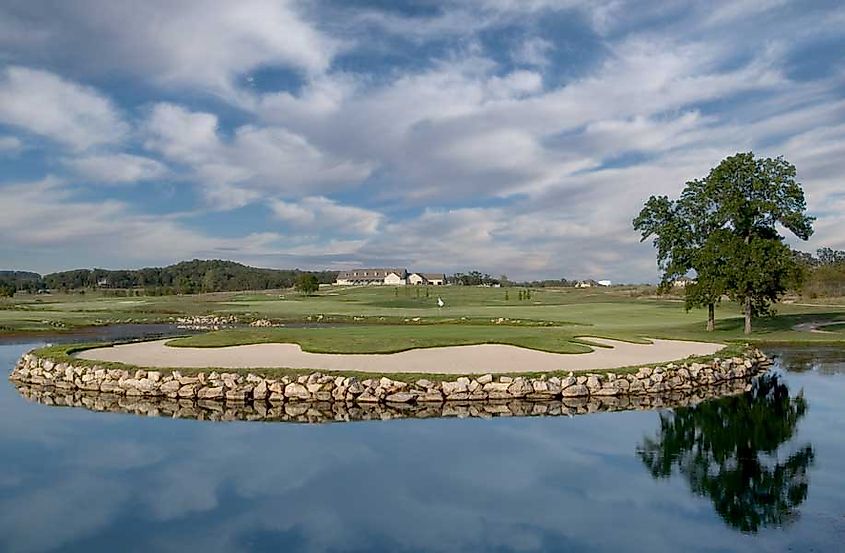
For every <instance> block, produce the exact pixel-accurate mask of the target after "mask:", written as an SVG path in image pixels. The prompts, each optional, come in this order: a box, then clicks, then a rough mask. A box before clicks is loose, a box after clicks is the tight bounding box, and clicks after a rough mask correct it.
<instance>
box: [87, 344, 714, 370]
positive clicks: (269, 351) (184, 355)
mask: <svg viewBox="0 0 845 553" xmlns="http://www.w3.org/2000/svg"><path fill="white" fill-rule="evenodd" d="M589 340H590V341H591V342H594V343H597V344H602V345H605V346H610V348H609V349H606V348H596V349H595V350H594V351H592V352H590V353H578V354H563V353H548V352H544V351H537V350H533V349H526V348H520V347H516V346H507V345H500V344H482V345H476V346H449V347H441V348H425V349H413V350H409V351H403V352H400V353H387V354H335V353H309V352H307V351H302V348H300V347H299V345H298V344H254V345H248V346H230V347H221V348H182V347H168V346H166V345H165V343H166V342H167V341H168V340H158V341H154V342H138V343H133V344H123V345H118V346H112V347H105V348H96V349H89V350H85V351H82V352H80V353H78V354H77V357H79V358H82V359H89V360H93V361H112V362H119V363H128V364H131V365H136V366H140V367H174V368H178V367H195V368H196V367H200V368H201V367H216V368H227V369H246V368H267V367H286V368H302V369H318V370H327V371H333V370H344V371H361V372H374V373H409V372H414V373H449V374H469V373H487V372H492V373H501V372H514V373H516V372H534V371H557V370H567V371H568V370H572V371H576V370H590V369H609V368H613V367H624V366H628V365H642V364H647V363H664V362H667V361H674V360H676V359H682V358H684V357H688V356H690V355H710V354H713V353H716V352H717V351H719V350H720V349H722V348H723V347H724V346H723V345H721V344H709V343H703V342H684V341H675V340H653V343H652V344H631V343H627V342H619V341H616V340H606V339H599V338H589Z"/></svg>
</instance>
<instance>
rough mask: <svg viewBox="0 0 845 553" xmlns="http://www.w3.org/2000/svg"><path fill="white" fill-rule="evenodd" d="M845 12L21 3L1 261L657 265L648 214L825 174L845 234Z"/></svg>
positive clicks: (1, 151)
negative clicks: (773, 173)
mask: <svg viewBox="0 0 845 553" xmlns="http://www.w3.org/2000/svg"><path fill="white" fill-rule="evenodd" d="M843 59H845V5H843V4H842V3H841V2H806V1H804V2H789V1H783V0H757V1H743V0H738V1H737V0H735V1H731V2H721V3H720V2H665V1H654V2H649V1H639V2H627V1H625V0H596V1H591V2H577V1H568V0H560V1H545V0H524V1H519V0H460V1H459V0H455V1H442V2H433V1H431V2H428V1H425V2H413V3H402V2H384V1H374V2H364V1H357V2H348V1H315V2H296V1H265V0H244V1H239V2H226V1H220V2H200V1H180V0H175V1H173V0H148V1H146V2H143V3H139V2H133V1H130V0H78V1H75V2H62V1H46V0H44V1H39V0H23V1H17V0H2V1H0V167H2V172H0V197H2V202H0V237H2V238H0V268H17V269H30V270H36V271H40V272H48V271H53V270H60V269H68V268H75V267H86V266H87V267H90V266H97V267H106V268H122V267H140V266H146V265H162V264H169V263H172V262H176V261H179V260H183V259H190V258H195V257H199V258H226V259H233V260H236V261H241V262H245V263H250V264H255V265H260V266H268V267H300V268H329V269H341V268H346V267H352V266H360V265H379V266H395V265H396V266H406V267H409V268H412V269H417V270H427V271H435V270H443V271H446V272H453V271H461V270H470V269H479V270H482V271H486V272H490V273H493V274H502V273H504V274H507V275H508V276H510V277H511V278H520V279H521V278H560V277H567V278H587V277H592V278H610V279H613V280H616V281H627V282H636V281H649V280H654V279H655V278H656V268H655V261H654V253H653V251H652V248H651V245H650V244H648V243H645V244H640V243H639V237H638V235H637V234H636V233H635V232H634V231H633V230H632V229H631V219H632V218H633V217H634V216H635V215H636V213H637V212H638V210H639V209H640V207H641V206H642V203H643V201H644V200H645V199H647V198H648V196H649V195H651V194H669V195H677V194H678V193H679V192H680V190H681V189H682V188H683V185H684V182H685V181H687V180H690V179H692V178H696V177H699V176H703V175H704V174H706V172H707V171H708V169H709V168H710V167H712V166H713V165H715V164H717V163H718V162H719V161H720V160H721V159H722V158H723V157H725V156H727V155H731V154H733V153H735V152H737V151H748V150H753V151H754V152H755V153H757V154H758V155H766V156H776V155H783V156H785V157H786V158H787V159H788V160H789V161H791V162H792V163H794V164H795V165H796V166H797V167H798V171H799V178H800V180H801V181H802V182H803V184H804V188H805V191H806V194H807V198H808V205H809V208H810V211H811V212H812V214H813V215H815V216H816V217H818V221H817V223H816V234H815V236H814V237H813V238H812V240H811V241H810V242H809V243H808V244H801V245H800V247H801V248H803V249H805V250H814V249H815V248H818V247H823V246H829V247H836V248H845V186H843V180H842V176H843V175H845V64H843V63H842V60H843Z"/></svg>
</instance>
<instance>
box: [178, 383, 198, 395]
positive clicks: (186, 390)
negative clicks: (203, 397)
mask: <svg viewBox="0 0 845 553" xmlns="http://www.w3.org/2000/svg"><path fill="white" fill-rule="evenodd" d="M177 394H178V396H179V397H184V398H194V397H197V385H196V384H188V385H187V386H182V387H181V388H179V392H178V393H177Z"/></svg>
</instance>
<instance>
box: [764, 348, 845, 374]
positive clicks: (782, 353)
mask: <svg viewBox="0 0 845 553" xmlns="http://www.w3.org/2000/svg"><path fill="white" fill-rule="evenodd" d="M774 356H775V358H776V359H777V360H778V361H780V363H781V365H783V367H784V368H785V369H787V370H789V371H792V372H806V371H815V372H820V373H823V374H837V373H845V360H843V355H842V346H834V345H817V346H814V347H812V348H809V347H806V346H805V347H801V346H783V347H780V348H778V349H777V350H776V351H775V352H774Z"/></svg>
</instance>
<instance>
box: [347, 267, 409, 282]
mask: <svg viewBox="0 0 845 553" xmlns="http://www.w3.org/2000/svg"><path fill="white" fill-rule="evenodd" d="M407 283H408V270H407V269H352V270H351V271H341V272H339V273H338V274H337V279H335V284H337V285H341V286H358V285H376V286H378V285H386V284H388V285H392V286H404V285H405V284H407Z"/></svg>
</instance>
